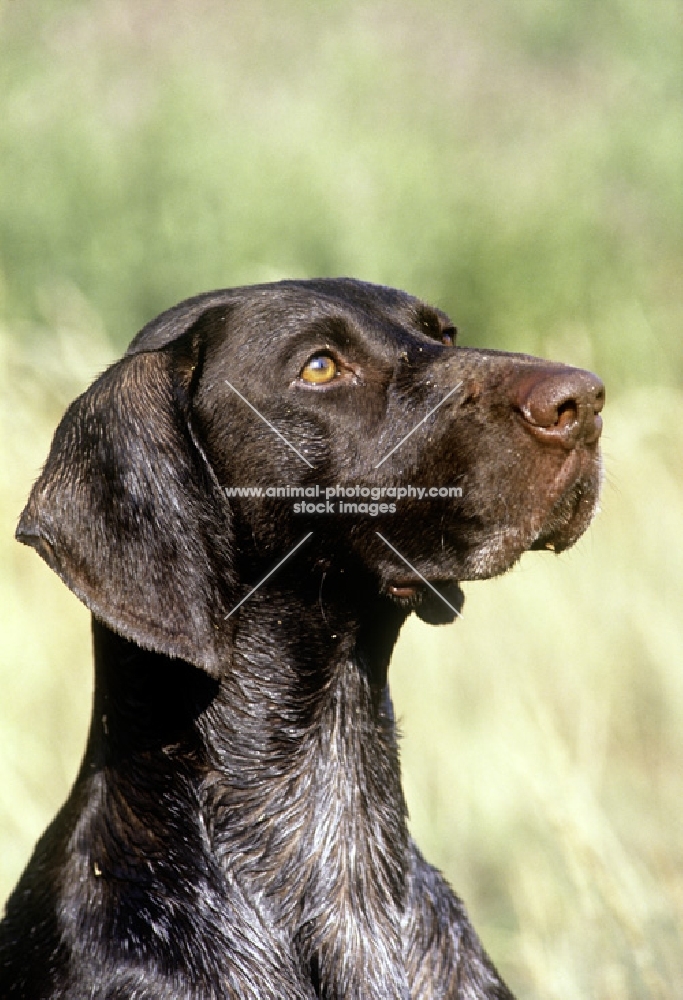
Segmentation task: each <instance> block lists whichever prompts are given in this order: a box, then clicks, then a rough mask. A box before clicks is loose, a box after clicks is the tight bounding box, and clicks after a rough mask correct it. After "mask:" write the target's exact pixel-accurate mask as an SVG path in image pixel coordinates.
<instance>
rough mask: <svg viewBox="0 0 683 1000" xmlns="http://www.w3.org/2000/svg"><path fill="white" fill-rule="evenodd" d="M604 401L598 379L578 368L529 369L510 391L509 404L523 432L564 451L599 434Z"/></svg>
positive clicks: (603, 393)
mask: <svg viewBox="0 0 683 1000" xmlns="http://www.w3.org/2000/svg"><path fill="white" fill-rule="evenodd" d="M604 402H605V387H604V385H603V384H602V382H601V381H600V379H599V378H598V377H597V375H594V374H593V373H592V372H588V371H584V370H583V369H581V368H570V367H560V366H554V365H553V366H550V365H549V366H547V367H546V366H543V367H539V368H533V369H531V370H530V371H527V372H525V373H524V374H523V375H521V376H520V377H519V378H518V379H517V380H516V382H515V385H514V388H513V405H514V406H515V407H516V408H517V410H518V411H519V412H520V413H521V415H522V417H523V418H524V422H525V427H526V429H527V430H529V431H531V433H532V434H533V435H534V436H535V437H537V438H538V439H539V440H541V441H547V442H548V443H549V444H559V445H562V446H563V447H565V448H574V447H576V445H578V444H595V442H596V441H597V440H598V438H599V437H600V433H601V431H602V417H601V416H600V411H601V410H602V407H603V404H604Z"/></svg>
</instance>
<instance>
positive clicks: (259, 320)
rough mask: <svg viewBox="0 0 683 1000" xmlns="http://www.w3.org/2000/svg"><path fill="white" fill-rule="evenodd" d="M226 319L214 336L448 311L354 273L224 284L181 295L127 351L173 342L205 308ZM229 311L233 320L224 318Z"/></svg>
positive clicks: (404, 319)
mask: <svg viewBox="0 0 683 1000" xmlns="http://www.w3.org/2000/svg"><path fill="white" fill-rule="evenodd" d="M223 311H224V316H225V322H219V323H213V324H212V326H213V332H214V336H216V335H219V336H226V335H227V334H228V331H230V334H231V335H232V336H236V335H237V336H239V333H240V332H242V333H244V334H248V333H249V332H250V331H251V332H253V331H254V330H255V329H258V330H260V331H261V332H265V331H267V330H271V331H273V332H276V331H280V332H281V333H282V334H285V335H286V334H287V333H288V332H292V330H294V329H299V328H301V326H302V325H304V324H306V323H309V324H310V323H314V322H315V321H316V320H321V321H322V320H326V319H327V320H330V319H333V318H335V317H336V318H338V319H346V320H347V321H348V322H349V323H350V324H355V325H360V326H367V325H368V324H373V322H374V324H376V325H381V326H385V325H387V324H395V325H397V326H404V325H408V326H411V325H415V324H416V323H419V317H420V315H421V313H423V312H425V311H427V312H429V313H430V314H431V315H432V316H434V317H436V318H437V320H438V321H439V322H440V323H442V324H443V325H448V324H449V320H448V317H447V316H445V314H444V313H442V312H441V311H440V310H436V309H432V308H431V307H429V306H426V305H424V304H423V303H422V302H420V300H419V299H417V298H415V297H414V296H412V295H408V294H407V293H406V292H402V291H399V290H398V289H395V288H389V287H387V286H384V285H374V284H371V283H369V282H363V281H357V280H356V279H353V278H313V279H308V280H300V281H281V282H275V283H271V284H264V285H251V286H245V287H241V288H228V289H222V290H219V291H214V292H205V293H203V294H201V295H197V296H194V297H193V298H190V299H185V300H184V301H183V302H180V303H178V304H177V305H175V306H173V307H172V308H171V309H168V310H166V311H165V312H163V313H161V314H160V315H159V316H157V317H155V319H153V320H151V321H150V322H149V323H147V324H146V326H144V327H143V328H142V330H140V332H139V333H138V334H137V335H136V336H135V337H134V339H133V341H132V342H131V344H130V346H129V348H128V350H127V352H126V353H127V354H128V355H132V354H138V353H141V352H143V351H155V350H159V349H161V348H163V347H166V346H167V345H168V344H170V343H172V342H173V341H174V340H177V339H178V338H179V337H181V336H182V335H183V334H184V333H185V332H186V331H187V330H189V329H190V328H192V327H194V326H195V324H197V323H200V322H201V321H202V319H203V318H204V317H206V316H207V315H208V314H209V313H213V314H214V315H215V314H219V315H220V314H221V313H222V312H223ZM229 317H232V318H233V320H234V321H231V322H228V318H229Z"/></svg>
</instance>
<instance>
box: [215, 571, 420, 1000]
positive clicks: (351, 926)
mask: <svg viewBox="0 0 683 1000" xmlns="http://www.w3.org/2000/svg"><path fill="white" fill-rule="evenodd" d="M254 596H255V597H257V595H254ZM333 596H334V595H333V593H331V591H330V590H328V591H327V596H326V599H325V601H324V603H321V602H320V600H319V591H317V590H315V589H312V591H311V593H309V594H303V595H302V594H301V592H299V593H298V594H293V593H285V592H280V593H279V594H278V593H275V594H272V593H271V595H270V596H268V597H267V596H266V595H262V596H261V597H260V599H257V600H253V601H251V602H250V603H249V605H248V606H245V609H244V613H243V615H241V616H240V618H239V620H238V622H237V623H236V625H235V630H234V643H233V650H234V651H233V660H232V664H231V665H230V668H229V669H228V670H227V671H226V673H225V676H224V678H223V680H222V683H221V689H220V692H219V694H218V696H217V698H216V699H215V700H214V702H213V703H212V705H211V706H210V707H209V709H208V710H207V712H206V713H205V714H204V715H203V716H202V721H201V724H202V726H203V732H204V735H205V740H206V743H207V745H210V746H211V754H212V758H213V766H212V770H211V773H210V775H209V777H208V779H207V782H206V784H205V789H204V794H205V802H206V807H205V810H204V813H205V816H206V817H207V822H209V823H210V824H211V827H210V836H211V840H212V843H213V844H214V850H215V852H216V854H217V855H218V856H219V858H220V860H221V863H222V866H223V868H224V870H225V871H226V873H228V876H229V877H230V878H234V879H236V880H239V881H241V882H242V884H243V885H246V886H248V887H249V888H250V890H251V892H252V893H253V894H254V896H256V897H257V898H260V899H262V900H263V905H264V907H266V908H267V909H268V911H269V913H270V918H271V919H272V920H274V921H275V922H276V923H277V924H278V925H279V927H280V928H281V929H282V931H283V932H287V933H292V932H293V940H292V946H293V947H294V948H295V950H296V952H297V954H298V956H299V958H300V960H301V961H302V962H303V963H304V965H307V966H309V967H310V970H311V977H312V980H313V982H314V983H318V984H319V987H320V990H321V995H325V996H328V995H329V996H344V997H350V998H351V997H360V996H387V997H389V996H392V997H393V996H396V997H400V996H404V995H406V993H405V984H404V983H403V982H402V981H400V982H399V981H398V979H397V978H396V977H399V979H400V977H401V976H402V973H400V972H399V971H397V970H400V969H402V968H403V962H402V960H401V947H402V946H401V935H400V925H401V917H402V913H403V909H404V905H405V893H406V878H407V870H406V869H407V865H408V860H407V859H408V832H407V824H406V807H405V802H404V798H403V793H402V789H401V781H400V771H399V761H398V750H397V745H396V735H395V727H394V720H393V710H392V706H391V700H390V697H389V691H388V687H387V684H386V674H387V668H388V663H389V658H390V655H391V650H392V648H393V645H394V642H395V640H396V638H397V635H398V631H399V629H400V627H401V624H402V623H403V621H404V619H405V614H406V613H405V611H404V610H402V609H400V608H397V607H396V606H395V605H394V604H392V603H391V602H390V601H389V600H387V599H384V598H379V597H375V598H374V599H373V598H372V597H369V596H368V595H367V594H356V595H354V599H353V600H349V599H348V598H347V597H346V596H345V597H344V599H343V600H341V599H340V600H338V601H335V600H333ZM284 608H287V609H288V615H287V617H284V614H283V613H282V611H283V609H284ZM292 609H294V611H292ZM380 940H381V942H382V945H381V947H378V946H377V942H378V941H380Z"/></svg>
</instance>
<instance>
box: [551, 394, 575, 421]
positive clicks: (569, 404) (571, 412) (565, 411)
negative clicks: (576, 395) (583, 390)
mask: <svg viewBox="0 0 683 1000" xmlns="http://www.w3.org/2000/svg"><path fill="white" fill-rule="evenodd" d="M578 415H579V410H578V407H577V405H576V400H575V399H567V400H565V402H564V403H560V405H559V406H558V407H557V420H556V421H555V426H556V427H568V426H569V425H570V424H573V423H574V421H575V420H576V419H577V418H578Z"/></svg>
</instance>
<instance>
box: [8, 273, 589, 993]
mask: <svg viewBox="0 0 683 1000" xmlns="http://www.w3.org/2000/svg"><path fill="white" fill-rule="evenodd" d="M602 403H603V388H602V384H601V383H600V381H599V379H598V378H597V377H596V376H595V375H592V374H591V373H589V372H585V371H581V370H578V369H575V368H570V367H567V366H564V365H559V364H551V363H549V362H546V361H541V360H539V359H536V358H532V357H528V356H524V355H517V354H509V353H503V352H496V351H478V350H473V349H469V348H465V347H460V346H458V345H457V343H456V332H455V328H454V327H453V325H452V323H451V322H450V320H449V319H448V317H447V316H446V315H445V314H444V313H442V312H441V311H439V310H437V309H433V308H431V307H429V306H426V305H425V304H423V303H421V302H419V301H418V300H416V299H415V298H413V297H411V296H409V295H406V294H404V293H403V292H399V291H395V290H392V289H388V288H383V287H378V286H373V285H368V284H364V283H362V282H357V281H352V280H348V279H335V280H332V279H331V280H315V281H308V282H305V281H301V282H282V283H279V284H275V285H265V286H257V287H253V288H243V289H233V290H227V291H221V292H213V293H209V294H206V295H201V296H198V297H196V298H195V299H191V300H188V301H187V302H184V303H181V304H180V305H179V306H176V307H175V308H174V309H171V310H169V311H168V312H166V313H164V314H162V315H161V316H160V317H158V318H157V319H156V320H154V321H153V322H152V323H150V324H149V325H148V326H147V327H145V328H144V329H143V330H142V331H141V332H140V333H139V334H138V336H137V337H136V338H135V339H134V341H133V342H132V344H131V346H130V348H129V349H128V352H127V354H126V355H125V357H124V358H122V359H121V360H120V361H119V362H117V363H116V364H114V365H113V366H112V367H111V368H110V369H108V370H107V371H106V372H105V373H104V374H103V375H102V376H101V377H100V378H99V379H98V380H97V381H96V382H95V383H94V384H93V385H92V386H91V387H90V388H89V389H88V390H87V391H86V392H85V393H84V394H83V395H82V396H81V397H79V398H78V399H77V400H76V401H75V402H74V403H73V404H72V406H71V407H70V408H69V410H68V411H67V413H66V415H65V416H64V418H63V420H62V422H61V423H60V425H59V427H58V429H57V431H56V434H55V437H54V441H53V444H52V449H51V451H50V454H49V456H48V459H47V462H46V464H45V467H44V469H43V472H42V474H41V476H40V478H39V479H38V481H37V483H36V485H35V486H34V488H33V491H32V493H31V496H30V498H29V501H28V504H27V506H26V509H25V510H24V513H23V514H22V517H21V521H20V524H19V528H18V537H19V538H20V540H21V541H23V542H26V543H27V544H29V545H32V546H33V547H35V548H36V549H37V551H38V552H39V553H40V554H41V555H42V556H43V558H44V559H45V560H46V561H47V563H48V564H49V565H50V566H51V567H52V568H53V569H54V570H55V571H56V572H57V573H58V574H59V575H60V577H61V578H62V579H63V580H64V582H65V583H66V584H67V586H69V587H70V588H71V589H72V590H73V591H74V593H75V594H76V595H77V596H78V597H79V598H80V599H81V600H82V601H83V602H84V603H85V604H86V605H87V606H88V607H89V608H90V610H91V612H92V615H93V632H94V649H95V675H96V681H95V698H94V707H93V716H92V722H91V729H90V735H89V738H88V743H87V748H86V753H85V758H84V762H83V765H82V767H81V770H80V773H79V775H78V777H77V779H76V783H75V785H74V788H73V791H72V793H71V795H70V796H69V798H68V800H67V802H66V803H65V805H64V807H63V808H62V810H61V811H60V813H59V814H58V816H57V817H56V819H55V820H54V821H53V823H52V824H51V826H50V827H49V828H48V830H47V831H46V833H45V834H44V835H43V837H42V838H41V840H40V841H39V843H38V845H37V847H36V850H35V853H34V855H33V858H32V859H31V861H30V862H29V865H28V867H27V869H26V871H25V872H24V875H23V876H22V878H21V880H20V882H19V885H18V886H17V888H16V890H15V892H14V893H13V895H12V896H11V897H10V900H9V902H8V905H7V912H6V916H5V919H4V921H3V922H2V924H0V995H1V996H2V997H7V998H12V1000H18V998H22V1000H37V998H47V997H50V998H57V997H59V998H63V1000H66V998H69V1000H70V998H74V1000H75V998H77V997H78V998H81V997H84V996H89V997H93V998H100V1000H105V998H107V1000H109V998H111V1000H113V998H120V997H128V996H133V995H134V996H138V997H141V998H142V997H144V998H149V1000H153V998H154V1000H156V998H164V1000H166V998H168V1000H170V998H174V1000H178V998H186V1000H219V998H232V997H239V998H245V1000H256V998H262V1000H271V998H272V1000H276V998H277V1000H304V998H305V1000H312V998H316V997H318V998H330V1000H331V998H342V997H344V998H345V1000H355V998H361V997H362V998H376V997H381V998H387V1000H394V998H401V1000H409V998H410V1000H418V998H419V1000H428V998H429V1000H432V998H451V1000H454V998H463V1000H465V998H466V1000H474V998H497V1000H503V998H509V997H510V996H511V994H510V993H509V991H508V989H507V988H506V986H505V985H504V984H503V982H502V981H501V979H500V977H499V976H498V974H497V973H496V971H495V969H494V968H493V966H492V964H491V962H490V960H489V959H488V957H487V956H486V954H485V952H484V951H483V949H482V946H481V944H480V943H479V940H478V938H477V936H476V934H475V932H474V931H473V929H472V927H471V925H470V923H469V921H468V919H467V916H466V914H465V912H464V909H463V906H462V904H461V902H460V900H459V899H458V898H457V896H456V895H454V893H453V892H452V891H451V889H450V888H449V886H448V885H447V884H446V882H445V881H444V879H443V878H442V877H441V875H440V874H439V873H438V872H437V871H436V870H435V869H434V868H432V867H431V866H430V865H429V864H428V863H427V862H426V861H425V860H424V859H423V858H422V856H421V854H420V853H419V851H418V849H417V847H416V846H415V844H414V843H413V841H412V840H411V838H410V836H409V834H408V830H407V821H406V808H405V802H404V798H403V793H402V790H401V781H400V772H399V764H398V753H397V747H396V737H395V732H394V722H393V713H392V707H391V700H390V696H389V690H388V684H387V675H388V666H389V659H390V656H391V650H392V648H393V645H394V643H395V640H396V638H397V636H398V632H399V630H400V628H401V625H402V623H403V622H404V620H405V618H406V617H407V615H408V614H409V613H410V612H411V611H412V610H415V611H416V612H417V613H418V614H419V615H420V616H421V617H422V618H423V619H425V620H426V621H429V622H433V623H439V622H445V621H450V620H452V619H453V617H454V616H455V615H456V614H458V613H459V611H460V608H461V606H462V601H463V597H462V592H461V590H460V586H459V585H460V583H461V582H462V581H463V580H478V579H484V578H486V577H491V576H494V575H496V574H499V573H502V572H504V571H505V570H506V569H508V568H509V567H510V566H512V565H513V564H514V563H515V562H516V560H517V559H519V558H520V556H521V555H522V554H523V553H524V552H526V551H527V550H529V549H550V550H554V551H555V552H560V551H561V550H563V549H565V548H567V547H568V546H570V545H571V544H573V542H575V541H576V539H577V538H579V536H580V535H581V534H582V533H583V531H584V530H585V529H586V527H587V525H588V524H589V522H590V519H591V517H592V515H593V513H594V510H595V507H596V502H597V496H598V487H599V479H600V458H599V451H598V439H599V436H600V430H601V418H600V415H599V414H600V410H601V408H602Z"/></svg>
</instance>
